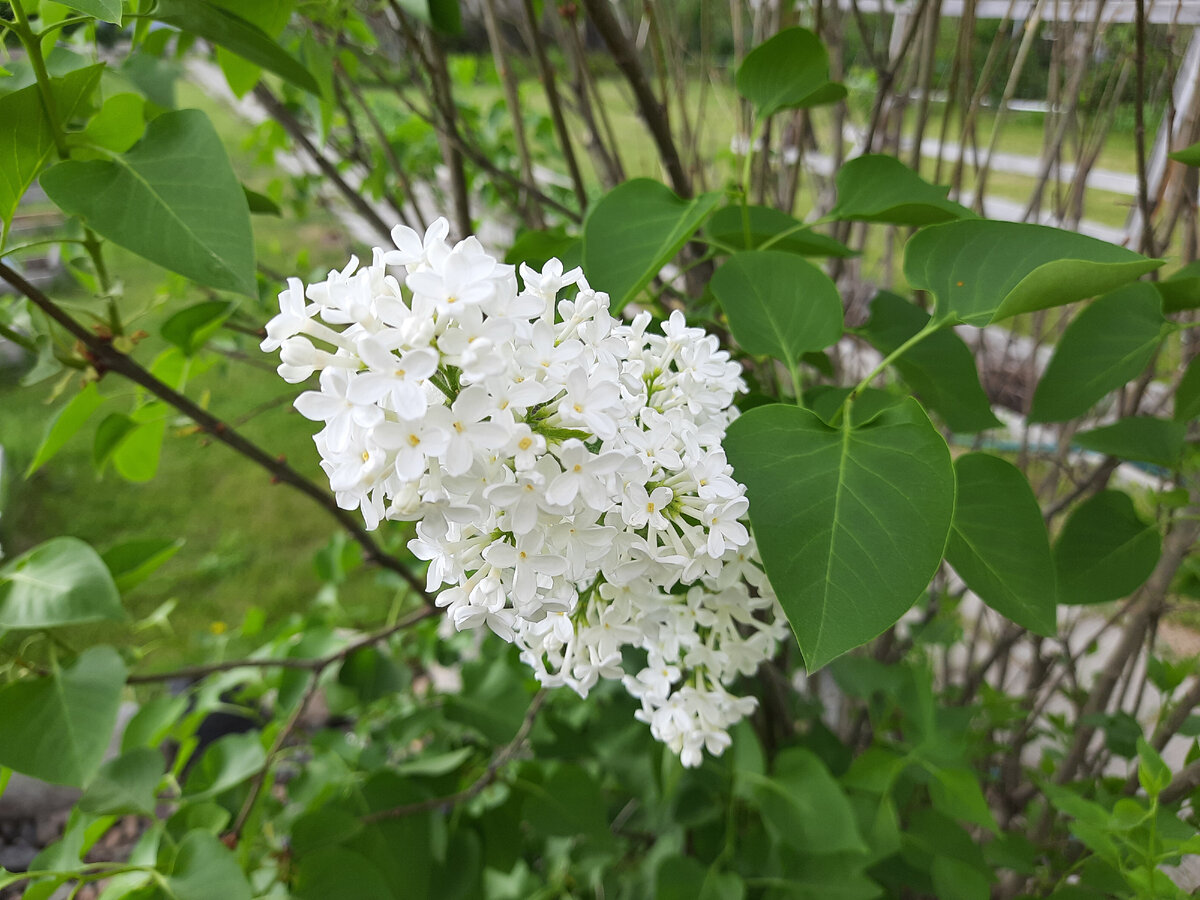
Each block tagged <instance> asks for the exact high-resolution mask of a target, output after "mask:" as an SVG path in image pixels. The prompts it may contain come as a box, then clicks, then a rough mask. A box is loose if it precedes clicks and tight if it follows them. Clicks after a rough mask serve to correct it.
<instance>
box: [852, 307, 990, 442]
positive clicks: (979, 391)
mask: <svg viewBox="0 0 1200 900" xmlns="http://www.w3.org/2000/svg"><path fill="white" fill-rule="evenodd" d="M928 323H929V314H928V313H927V312H925V311H924V310H923V309H921V308H920V307H918V306H916V305H915V304H912V303H909V302H908V301H907V300H905V299H904V298H903V297H899V296H897V295H896V294H893V293H890V292H888V291H881V292H880V293H879V294H877V295H876V296H875V299H874V300H872V301H871V318H870V320H869V321H868V322H867V323H866V324H865V325H863V326H862V328H861V329H860V332H859V333H860V334H862V336H863V337H865V338H866V339H867V340H868V341H870V343H871V346H873V347H874V348H875V349H876V350H878V351H879V352H880V353H882V354H884V355H885V356H886V355H887V354H889V353H891V352H892V351H893V350H895V349H896V348H897V347H899V346H900V345H901V344H903V343H904V342H905V341H906V340H908V339H909V338H910V337H912V336H913V335H914V334H916V333H917V332H918V331H920V330H921V329H922V328H924V327H925V326H926V325H927V324H928ZM892 365H894V366H895V367H896V370H897V371H898V372H899V373H900V375H901V376H902V377H903V378H904V380H905V382H907V383H908V386H909V387H911V388H912V389H913V392H914V393H915V394H916V395H917V396H918V397H920V398H921V402H922V403H924V404H925V406H927V407H929V408H930V409H933V410H934V411H935V412H937V413H938V415H939V416H941V418H942V420H943V421H944V422H945V423H946V424H947V425H948V426H949V427H950V429H951V430H952V431H957V432H958V433H960V434H974V433H976V432H978V431H985V430H986V429H988V428H996V427H998V426H999V425H1000V424H1001V423H1000V420H999V419H997V418H996V416H995V414H993V413H992V407H991V403H990V402H989V401H988V398H987V394H985V393H984V392H983V386H982V385H981V384H980V383H979V371H978V369H976V367H975V357H974V356H973V355H972V353H971V351H970V349H969V348H968V347H967V345H966V344H965V343H963V340H962V338H960V337H959V336H958V335H957V334H955V333H954V331H953V330H952V329H950V328H943V329H941V330H940V331H937V332H934V333H933V334H931V335H929V336H928V337H926V338H924V339H923V340H922V341H921V342H920V343H918V344H916V345H914V346H912V347H910V348H909V349H908V350H906V351H905V352H904V354H903V355H901V356H900V357H899V358H897V359H896V360H895V362H893V363H892Z"/></svg>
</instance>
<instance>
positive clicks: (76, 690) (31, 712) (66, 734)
mask: <svg viewBox="0 0 1200 900" xmlns="http://www.w3.org/2000/svg"><path fill="white" fill-rule="evenodd" d="M124 687H125V666H124V665H123V664H122V662H121V657H119V656H118V655H117V651H116V650H114V649H113V648H112V647H92V648H90V649H88V650H85V651H84V652H83V653H82V654H81V655H80V657H79V658H78V659H77V660H76V661H75V662H74V664H73V665H71V666H70V667H69V668H67V669H61V668H58V667H57V666H56V667H55V668H54V670H53V671H52V672H51V673H50V674H49V675H47V676H45V677H43V678H34V679H30V680H26V681H17V682H14V683H12V684H9V685H6V686H5V687H2V688H0V722H3V723H4V727H3V728H0V765H4V766H8V767H10V768H12V769H15V770H16V771H18V772H22V773H24V774H26V775H32V776H33V777H34V778H41V779H42V780H43V781H50V782H53V783H54V784H67V785H72V786H74V787H83V785H84V784H86V783H87V782H88V781H89V780H90V779H91V777H92V774H93V773H94V772H95V771H96V769H97V768H99V766H100V763H101V761H102V759H103V757H104V751H105V748H107V747H108V741H109V738H110V737H111V735H112V730H113V727H114V726H115V725H116V722H117V709H118V707H119V706H120V705H121V691H122V689H123V688H124Z"/></svg>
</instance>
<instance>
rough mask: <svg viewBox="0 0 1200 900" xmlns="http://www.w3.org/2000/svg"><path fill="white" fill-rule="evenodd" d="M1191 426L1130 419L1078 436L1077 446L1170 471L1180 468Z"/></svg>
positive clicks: (1169, 421)
mask: <svg viewBox="0 0 1200 900" xmlns="http://www.w3.org/2000/svg"><path fill="white" fill-rule="evenodd" d="M1186 436H1187V425H1186V424H1185V423H1183V422H1174V421H1172V420H1170V419H1156V418H1154V417H1153V416H1129V417H1128V418H1125V419H1118V420H1117V421H1116V422H1114V423H1113V424H1112V425H1105V426H1104V427H1103V428H1094V429H1092V430H1091V431H1083V432H1080V433H1079V434H1077V435H1075V443H1077V444H1078V445H1079V446H1080V447H1083V448H1084V449H1086V450H1094V451H1095V452H1097V453H1104V454H1107V455H1108V456H1116V457H1119V458H1121V459H1132V460H1139V461H1141V462H1148V463H1153V464H1154V465H1157V466H1163V467H1164V468H1167V469H1173V468H1175V467H1176V466H1178V465H1179V463H1180V460H1181V459H1182V457H1183V444H1184V439H1185V437H1186Z"/></svg>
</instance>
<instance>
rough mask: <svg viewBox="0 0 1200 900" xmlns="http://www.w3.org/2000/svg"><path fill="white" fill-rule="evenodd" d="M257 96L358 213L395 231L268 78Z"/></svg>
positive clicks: (257, 88) (377, 226)
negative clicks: (317, 143)
mask: <svg viewBox="0 0 1200 900" xmlns="http://www.w3.org/2000/svg"><path fill="white" fill-rule="evenodd" d="M254 98H255V99H256V100H258V102H259V103H261V104H262V105H263V108H264V109H265V110H266V111H267V113H268V115H270V116H271V118H272V119H274V120H275V121H276V122H278V123H279V125H280V127H282V128H283V130H284V131H286V132H287V133H288V134H289V135H290V136H291V138H292V140H294V141H295V142H296V143H297V145H299V147H300V148H301V149H302V150H303V151H304V152H305V153H306V154H308V156H309V158H310V159H311V160H312V161H313V162H314V163H315V164H316V166H317V168H318V169H320V170H321V174H323V175H324V176H325V177H326V178H328V179H329V180H330V181H331V182H333V185H334V187H336V188H337V189H338V191H340V192H341V194H342V196H343V197H344V198H345V199H346V202H348V203H349V204H350V205H351V206H352V207H353V208H354V211H355V212H356V213H358V214H359V215H360V216H362V217H363V218H364V219H365V220H366V221H367V222H368V223H370V225H371V227H372V228H374V229H375V230H376V231H378V232H379V234H380V236H381V237H387V236H388V235H389V234H390V233H391V226H390V225H388V224H387V223H386V222H385V221H383V218H382V217H381V216H380V215H379V213H377V212H376V211H375V208H374V207H373V206H371V204H370V203H368V202H367V201H366V199H365V198H364V197H363V196H362V194H361V193H360V192H359V191H357V190H355V189H354V188H352V187H351V186H350V185H349V184H348V183H347V182H346V179H345V178H343V177H342V173H341V172H339V171H338V169H337V166H335V165H334V164H333V163H332V162H330V161H329V160H328V159H326V158H325V154H323V153H322V152H321V151H320V150H318V149H317V148H316V147H315V146H314V145H313V142H312V141H310V140H309V139H308V134H307V133H306V132H305V130H304V126H303V125H302V124H300V120H299V119H297V118H296V117H295V116H294V115H292V113H291V111H290V110H289V109H288V108H287V107H286V106H285V105H284V104H283V101H281V100H280V99H279V98H278V97H276V96H275V94H273V93H272V92H271V89H270V88H269V87H267V85H266V82H263V81H260V82H259V83H258V84H257V85H256V86H255V88H254Z"/></svg>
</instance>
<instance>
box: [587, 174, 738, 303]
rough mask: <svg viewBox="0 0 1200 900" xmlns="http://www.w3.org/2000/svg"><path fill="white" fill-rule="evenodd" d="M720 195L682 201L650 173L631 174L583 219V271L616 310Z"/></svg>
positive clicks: (658, 268)
mask: <svg viewBox="0 0 1200 900" xmlns="http://www.w3.org/2000/svg"><path fill="white" fill-rule="evenodd" d="M718 200H720V195H719V194H716V193H711V194H701V195H700V196H699V197H696V198H695V199H693V200H681V199H680V198H679V197H677V196H676V195H675V194H674V193H673V192H672V191H671V189H670V188H668V187H666V186H665V185H663V184H659V183H658V182H657V181H654V180H652V179H650V178H634V179H633V180H632V181H626V182H625V183H624V184H622V185H619V186H617V187H615V188H613V189H612V190H611V191H609V192H608V193H607V194H605V195H604V196H603V197H602V198H601V199H600V200H599V202H597V203H596V204H595V205H594V206H593V207H592V209H591V211H590V212H589V213H588V217H587V221H586V222H584V223H583V270H584V272H586V273H587V277H588V282H589V283H590V284H591V286H592V287H594V288H596V289H597V290H601V291H607V292H608V294H609V296H610V297H611V298H612V309H613V310H614V311H616V310H619V309H620V308H621V307H622V306H624V305H625V304H626V303H628V302H629V301H630V300H632V299H633V298H634V297H635V296H637V293H638V292H639V291H640V290H641V289H642V288H644V287H645V286H646V285H648V284H649V283H650V281H651V279H653V278H654V276H655V275H657V274H658V273H659V272H660V271H661V270H662V267H663V266H665V265H666V264H667V263H669V262H670V261H671V260H672V259H674V258H675V254H677V253H678V252H679V251H680V250H681V249H682V248H683V245H684V244H686V243H687V242H688V240H689V239H690V238H691V237H692V235H693V234H695V233H696V229H697V228H699V227H700V225H701V224H703V222H704V220H705V219H706V218H707V217H708V214H709V213H710V212H712V209H713V207H714V206H716V205H717V201H718Z"/></svg>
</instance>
